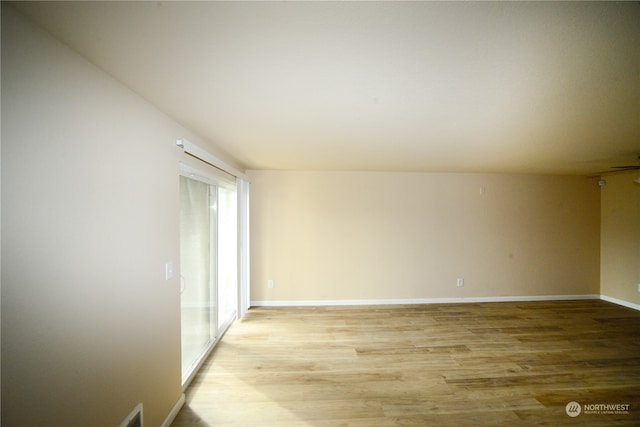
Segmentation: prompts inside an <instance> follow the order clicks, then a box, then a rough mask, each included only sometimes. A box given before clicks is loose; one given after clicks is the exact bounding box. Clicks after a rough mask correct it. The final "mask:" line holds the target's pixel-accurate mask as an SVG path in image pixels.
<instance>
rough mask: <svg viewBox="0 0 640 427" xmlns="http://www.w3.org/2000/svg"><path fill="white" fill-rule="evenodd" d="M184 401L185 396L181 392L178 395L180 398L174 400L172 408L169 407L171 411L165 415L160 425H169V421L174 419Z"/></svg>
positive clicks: (167, 426) (163, 426)
mask: <svg viewBox="0 0 640 427" xmlns="http://www.w3.org/2000/svg"><path fill="white" fill-rule="evenodd" d="M184 402H185V397H184V393H182V394H181V395H180V398H179V399H178V401H177V402H176V404H175V405H173V408H171V412H169V415H167V418H166V419H165V420H164V422H163V423H162V427H170V426H171V423H172V422H173V420H175V419H176V417H177V416H178V412H180V409H182V406H183V405H184Z"/></svg>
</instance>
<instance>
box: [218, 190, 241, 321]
mask: <svg viewBox="0 0 640 427" xmlns="http://www.w3.org/2000/svg"><path fill="white" fill-rule="evenodd" d="M237 307H238V209H237V199H236V187H235V185H221V186H219V187H218V325H219V327H220V329H221V330H223V329H224V328H225V327H226V326H228V325H229V324H230V323H231V322H233V320H234V319H235V318H236V312H237Z"/></svg>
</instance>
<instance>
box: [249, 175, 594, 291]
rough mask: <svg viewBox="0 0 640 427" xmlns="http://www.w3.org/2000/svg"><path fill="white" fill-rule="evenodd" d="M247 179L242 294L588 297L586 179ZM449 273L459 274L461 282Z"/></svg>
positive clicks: (590, 198) (589, 184) (590, 185)
mask: <svg viewBox="0 0 640 427" xmlns="http://www.w3.org/2000/svg"><path fill="white" fill-rule="evenodd" d="M249 175H250V178H251V185H252V187H251V299H252V301H262V302H265V301H308V300H386V299H422V298H462V297H499V296H548V295H585V294H598V293H599V275H600V273H599V245H600V243H599V227H600V225H599V224H600V222H599V221H600V208H599V191H600V190H599V188H598V186H597V184H596V182H595V181H594V180H590V179H587V178H583V177H554V176H529V175H490V174H418V173H415V174H413V173H367V172H278V171H250V172H249ZM481 189H484V194H481ZM458 277H461V278H464V280H465V285H464V287H462V288H458V287H456V278H458ZM268 279H273V280H274V283H275V286H274V288H273V289H268V288H267V280H268Z"/></svg>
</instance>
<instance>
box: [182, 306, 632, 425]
mask: <svg viewBox="0 0 640 427" xmlns="http://www.w3.org/2000/svg"><path fill="white" fill-rule="evenodd" d="M639 327H640V313H639V312H637V311H634V310H631V309H627V308H624V307H620V306H617V305H614V304H610V303H607V302H604V301H598V300H586V301H553V302H527V303H482V304H475V303H474V304H437V305H403V306H367V307H314V308H309V307H304V308H254V309H251V310H250V311H249V313H248V315H247V316H246V317H245V318H244V319H242V320H240V321H237V322H236V323H234V324H233V325H232V326H231V328H230V329H229V331H228V332H227V334H226V335H225V337H224V338H223V339H222V341H221V342H220V344H219V345H218V347H217V348H216V350H215V351H214V353H213V354H212V356H211V357H210V358H209V359H208V360H207V362H206V363H205V365H204V367H203V369H202V370H201V372H200V373H199V374H198V375H197V377H196V378H195V380H194V382H193V384H192V385H191V387H190V388H189V389H188V390H187V393H186V395H187V403H186V404H185V406H184V407H183V409H182V410H181V412H180V413H179V414H178V416H177V418H176V420H175V421H174V423H173V426H175V427H188V426H261V427H267V426H283V427H296V426H318V427H321V426H355V427H362V426H367V427H369V426H371V427H385V426H473V425H477V426H519V425H531V426H533V425H536V426H537V425H548V426H562V425H567V426H616V425H621V426H639V425H640V328H639ZM571 401H576V402H578V403H580V404H581V405H582V406H581V408H582V413H581V414H580V415H578V416H577V417H575V418H574V417H569V416H568V415H567V413H566V411H565V408H566V405H567V404H568V403H569V402H571ZM590 404H624V405H626V404H628V405H630V406H629V410H628V414H593V413H591V414H587V413H585V412H586V408H588V407H587V406H585V405H590ZM592 409H593V408H592Z"/></svg>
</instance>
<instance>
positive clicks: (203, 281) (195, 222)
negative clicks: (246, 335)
mask: <svg viewBox="0 0 640 427" xmlns="http://www.w3.org/2000/svg"><path fill="white" fill-rule="evenodd" d="M186 175H187V176H185V175H181V176H180V280H181V283H180V284H181V287H180V307H181V320H182V325H181V329H182V382H183V384H184V383H186V382H187V381H188V380H189V378H190V377H191V376H192V374H193V373H194V372H195V370H196V369H197V368H198V366H199V364H200V363H201V362H202V360H203V358H204V357H206V355H207V354H208V353H209V351H210V350H211V348H212V347H213V345H214V343H215V342H216V340H217V338H218V337H219V335H220V333H221V332H223V331H224V329H225V328H226V327H227V326H229V325H230V324H231V322H232V321H233V320H234V319H235V317H236V313H237V294H238V281H237V265H238V264H237V234H238V233H237V201H236V188H235V183H234V182H233V183H232V182H231V181H230V180H222V179H217V178H216V177H215V176H213V177H204V176H200V175H196V174H186Z"/></svg>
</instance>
